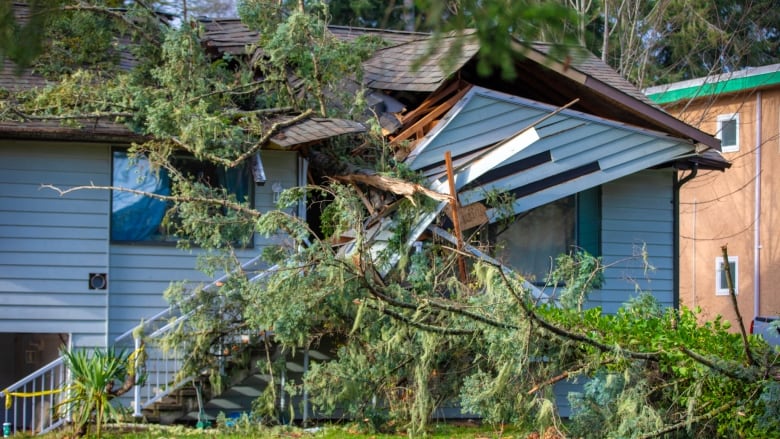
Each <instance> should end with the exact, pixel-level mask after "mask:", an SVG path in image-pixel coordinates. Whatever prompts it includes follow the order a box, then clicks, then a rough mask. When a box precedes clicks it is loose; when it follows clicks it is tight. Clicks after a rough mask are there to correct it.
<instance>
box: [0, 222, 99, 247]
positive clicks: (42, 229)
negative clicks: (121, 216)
mask: <svg viewBox="0 0 780 439" xmlns="http://www.w3.org/2000/svg"><path fill="white" fill-rule="evenodd" d="M76 230H78V233H74V229H72V228H71V229H66V228H63V227H59V226H57V225H50V226H39V227H35V228H32V227H26V226H23V225H2V226H0V238H40V239H53V240H55V239H56V240H59V239H68V240H70V239H72V238H73V237H74V236H78V237H79V239H84V240H100V241H102V242H103V247H106V246H107V245H108V244H107V242H106V237H107V231H106V227H98V228H90V227H81V228H78V229H76ZM0 248H4V247H2V246H0Z"/></svg>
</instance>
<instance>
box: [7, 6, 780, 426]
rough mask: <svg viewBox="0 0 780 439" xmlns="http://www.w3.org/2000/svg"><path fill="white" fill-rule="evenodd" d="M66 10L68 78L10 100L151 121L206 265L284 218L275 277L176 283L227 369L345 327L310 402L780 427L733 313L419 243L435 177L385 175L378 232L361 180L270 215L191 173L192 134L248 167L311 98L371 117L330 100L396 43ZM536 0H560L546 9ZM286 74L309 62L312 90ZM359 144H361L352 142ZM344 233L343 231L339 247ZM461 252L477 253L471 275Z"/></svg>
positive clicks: (323, 111) (755, 352) (396, 418)
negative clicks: (561, 396)
mask: <svg viewBox="0 0 780 439" xmlns="http://www.w3.org/2000/svg"><path fill="white" fill-rule="evenodd" d="M478 3H479V2H475V4H474V5H472V6H474V7H477V6H479V4H478ZM486 3H487V2H486ZM496 3H500V2H496ZM491 4H493V3H492V2H491ZM57 5H58V6H60V7H62V8H64V11H60V12H59V13H47V14H46V15H42V17H48V18H47V19H49V20H52V21H51V23H49V24H48V25H47V27H46V28H47V29H48V30H49V31H50V32H51V34H50V35H49V37H48V38H47V39H44V40H42V41H41V51H42V53H43V54H44V55H43V56H42V57H40V58H38V60H37V61H35V63H37V64H33V66H34V68H36V69H38V71H40V72H42V73H44V74H46V75H48V76H49V77H51V78H52V79H56V82H54V83H53V85H52V86H50V87H47V88H44V89H41V90H30V91H23V92H20V93H4V94H3V101H2V104H1V106H0V113H2V116H3V117H4V118H7V119H15V120H21V121H24V120H47V119H48V120H60V121H62V122H63V123H69V124H79V123H84V121H85V120H95V119H96V118H110V119H113V120H117V121H120V122H123V123H125V124H126V125H127V126H128V127H130V128H131V129H132V130H134V131H135V132H137V133H139V134H141V135H143V136H146V137H145V139H146V140H145V141H142V142H140V143H137V144H136V145H134V146H133V148H132V149H131V151H132V152H133V153H135V154H137V156H136V157H137V158H138V159H139V160H140V159H143V160H148V161H149V162H150V163H152V164H153V165H154V166H157V167H159V168H161V169H165V170H166V171H167V173H168V175H170V178H171V179H172V181H173V185H172V187H173V189H174V191H173V192H172V193H171V194H170V195H156V197H158V198H160V199H163V200H166V201H168V202H170V203H171V206H172V207H171V209H170V210H169V212H168V217H169V218H170V221H169V224H170V227H172V228H173V230H174V232H175V234H176V235H177V236H178V237H179V238H180V239H181V240H180V244H181V245H192V244H195V245H198V246H200V247H202V248H203V249H205V250H214V252H213V253H209V255H210V256H209V257H208V259H206V260H205V262H204V265H205V266H207V268H208V269H209V270H211V271H212V272H214V271H218V270H219V271H221V270H224V271H240V268H239V267H240V261H238V260H237V258H235V257H234V256H233V254H234V252H233V250H234V248H235V247H236V246H240V245H242V244H245V243H246V242H247V240H248V239H249V237H250V236H251V234H252V233H264V234H278V233H280V232H281V233H283V234H284V236H285V237H286V241H287V242H288V245H286V246H280V247H277V248H274V249H269V250H267V251H266V252H265V253H266V254H265V257H266V259H267V262H268V263H269V265H273V266H274V267H275V268H274V269H273V270H269V271H268V272H267V273H266V275H265V276H264V277H263V278H262V279H261V280H260V281H254V282H251V281H250V280H249V279H248V278H247V277H245V276H238V275H237V276H231V277H230V278H228V279H227V280H226V281H225V282H224V284H223V285H221V286H220V288H216V289H201V290H196V291H194V292H192V291H188V292H185V291H183V289H182V286H178V285H176V286H173V287H172V288H171V290H170V291H169V298H170V300H171V301H173V303H175V304H176V305H177V306H179V307H180V308H181V310H182V312H187V313H191V316H190V320H189V321H188V324H187V326H186V327H184V328H183V329H185V330H187V331H195V332H183V333H179V334H177V335H174V336H173V338H172V339H171V340H169V341H170V342H171V343H176V344H180V343H187V346H188V348H189V349H190V351H191V355H189V356H188V360H189V363H188V364H187V367H188V368H190V369H189V370H191V371H199V372H200V371H202V370H203V369H204V368H209V367H215V368H216V366H215V365H216V360H215V353H216V354H217V355H222V353H223V349H221V347H222V346H223V345H224V343H225V340H230V339H232V338H231V337H234V336H235V335H236V334H244V333H251V334H261V333H262V334H266V335H268V334H273V339H272V340H273V343H276V344H278V345H281V346H285V347H288V348H291V349H305V348H308V347H311V346H315V345H316V344H317V343H319V342H320V341H321V340H323V339H325V338H329V339H331V340H337V341H338V346H339V347H338V352H337V353H336V358H335V359H334V360H333V361H331V362H327V363H322V364H316V365H313V366H312V368H311V370H310V372H309V373H308V374H307V378H306V383H305V384H306V388H307V390H308V392H309V393H310V395H311V398H312V401H313V403H314V404H315V405H316V406H317V407H318V408H319V409H320V410H323V411H327V410H330V409H333V408H335V407H340V408H343V409H345V410H346V411H347V412H348V413H349V414H350V415H351V416H354V417H355V418H356V419H369V420H370V421H371V422H372V423H373V424H374V425H376V426H380V425H393V426H395V428H406V429H408V430H409V431H410V432H411V433H413V434H421V433H423V432H424V431H425V427H426V424H427V422H428V421H429V420H430V419H431V416H432V415H433V413H434V412H435V410H436V409H437V408H438V407H440V406H442V405H443V404H445V403H447V402H449V401H458V402H459V403H460V405H461V406H462V407H463V408H464V409H466V410H468V411H470V412H472V413H475V414H478V415H480V416H482V417H483V418H484V419H485V420H487V421H488V422H492V423H496V424H502V423H517V424H524V425H529V426H536V427H537V428H541V427H546V426H549V425H554V426H558V427H559V428H560V429H562V430H565V429H570V430H571V431H572V432H573V433H574V434H577V435H581V436H594V435H597V436H599V437H601V436H604V435H611V436H614V437H655V436H663V435H665V434H674V435H677V434H679V435H686V434H687V435H693V436H698V435H703V434H714V435H722V436H751V435H754V436H758V437H761V436H765V435H768V434H776V433H777V431H778V428H780V425H778V419H780V418H779V417H778V414H780V406H779V405H778V401H780V384H779V383H778V354H777V352H776V351H773V350H772V349H771V348H770V347H769V346H767V345H766V344H764V343H763V342H761V341H760V340H759V339H753V338H750V337H747V336H741V335H740V334H734V333H731V332H729V331H728V324H726V323H725V322H722V321H720V320H715V321H712V322H708V323H706V324H704V325H699V324H698V323H697V320H696V315H695V313H694V312H693V311H690V310H685V309H682V310H679V311H678V310H672V309H662V308H661V307H660V306H659V305H658V304H657V303H656V302H655V301H654V300H653V299H652V297H651V296H649V295H647V294H640V295H638V296H637V297H636V298H635V299H633V300H632V301H630V302H629V303H627V304H626V306H624V307H623V308H622V309H621V310H620V311H619V312H618V313H617V314H614V315H605V314H602V313H601V312H600V310H599V309H585V308H584V307H583V306H582V303H583V302H584V300H585V299H586V298H587V294H588V292H589V290H590V289H592V288H594V287H596V286H598V284H599V279H600V276H599V272H600V270H601V269H602V267H600V265H599V261H598V260H597V259H594V258H593V257H590V256H588V255H587V254H584V253H579V252H575V253H573V254H571V255H566V256H563V257H562V258H561V259H560V260H559V261H558V263H557V264H556V266H557V267H559V269H558V270H557V272H555V273H553V275H552V277H551V279H550V280H551V284H552V285H557V284H558V283H559V282H560V283H561V284H564V285H566V287H563V288H559V289H558V290H557V291H555V292H554V293H551V295H550V296H549V297H546V298H545V297H541V296H534V295H532V294H531V292H530V291H529V290H527V289H526V288H524V283H523V280H522V278H521V277H520V276H518V275H517V274H515V273H513V272H511V271H507V270H505V269H504V268H502V267H501V266H499V265H497V264H496V263H495V262H493V261H491V260H489V259H485V258H478V257H473V256H468V255H465V254H464V253H463V252H462V251H460V250H458V249H456V248H455V246H454V245H453V244H451V243H450V242H449V241H447V240H444V239H441V238H438V237H437V236H439V235H436V234H432V235H431V236H432V237H431V238H430V239H428V240H426V241H425V242H424V243H423V244H422V246H419V247H417V248H416V249H414V250H413V249H412V248H409V246H408V245H407V244H406V242H407V237H408V234H409V231H410V228H412V227H413V226H414V225H415V224H416V223H417V221H418V219H419V217H420V216H421V215H424V214H426V213H428V212H430V211H431V210H432V209H433V204H434V202H433V201H432V200H431V199H430V197H429V196H428V195H426V194H425V192H424V191H415V190H412V191H411V193H405V194H404V196H400V195H398V194H396V193H394V192H393V191H392V190H389V191H388V190H377V189H373V190H374V191H376V192H382V195H383V196H384V197H385V200H386V201H387V203H388V204H389V205H391V206H392V208H391V210H392V215H393V221H394V224H395V225H394V227H393V228H392V229H391V230H390V232H391V233H390V234H389V237H386V244H385V245H384V246H383V247H382V248H381V249H378V247H375V246H374V244H375V242H376V241H375V240H374V239H373V235H372V233H371V232H372V231H373V230H374V229H373V227H374V226H375V224H373V222H372V221H374V220H376V218H372V214H371V213H370V212H369V209H368V206H367V205H366V203H365V202H364V200H365V195H364V194H363V193H362V192H360V191H359V190H357V189H356V186H355V185H352V184H342V183H338V182H336V181H332V180H323V181H322V182H318V183H321V184H318V185H316V186H310V187H303V188H295V189H291V190H289V191H287V192H285V193H284V194H283V195H282V197H281V199H280V200H279V209H278V210H272V211H268V212H259V211H256V210H255V209H253V208H252V207H251V205H249V204H247V203H246V202H245V201H244V200H243V199H239V198H237V197H236V196H235V195H233V194H231V193H229V192H227V191H225V190H224V189H222V188H219V187H211V186H208V185H207V184H204V182H203V181H200V180H197V179H192V178H191V177H190V176H189V175H187V174H184V173H182V172H180V171H179V169H178V168H177V167H176V166H175V164H174V163H172V162H171V160H170V158H171V157H172V154H173V153H174V152H175V151H182V150H183V151H186V152H187V153H189V154H192V155H193V156H194V157H195V158H197V159H199V160H203V161H211V162H213V163H215V164H217V165H219V166H222V167H225V168H232V167H235V166H238V165H240V164H241V163H243V162H245V161H246V160H248V159H249V158H250V157H252V156H253V154H254V153H255V152H256V151H257V150H259V149H260V148H262V147H263V146H264V145H265V142H267V141H268V139H269V138H270V136H271V135H272V134H274V133H275V132H277V130H279V129H280V128H282V127H283V126H285V125H286V124H294V123H296V122H297V121H299V120H301V119H303V118H305V117H307V116H308V115H310V114H313V113H318V114H320V115H321V116H326V115H333V112H338V113H337V114H339V115H360V114H363V113H362V111H361V109H360V102H353V101H351V100H346V99H342V100H341V102H340V105H330V104H332V103H333V100H334V99H336V98H337V97H338V93H337V92H336V90H338V86H339V85H340V84H341V81H342V80H343V78H344V77H347V76H349V75H350V74H352V73H354V72H359V66H360V61H361V58H362V57H363V56H366V55H367V54H369V53H370V51H371V50H372V49H373V48H375V47H376V45H377V44H380V43H378V42H375V41H374V42H372V41H368V42H365V41H359V42H358V43H357V44H355V45H348V44H347V43H343V42H339V41H336V40H335V39H333V38H331V37H330V36H329V35H328V33H327V31H326V29H325V26H324V22H323V19H322V17H324V16H325V15H320V14H319V12H322V11H324V9H319V8H315V9H312V10H304V11H300V10H298V11H293V12H291V13H288V12H287V11H282V10H281V9H269V8H276V7H279V6H280V5H283V2H282V3H280V2H271V1H245V2H241V5H240V11H241V13H242V18H243V19H244V20H245V22H246V24H247V25H248V26H249V27H250V28H253V29H257V30H259V31H261V32H260V35H261V41H260V42H259V44H260V45H261V46H262V47H263V49H264V52H265V54H266V56H265V57H261V58H259V59H256V60H253V62H250V61H249V60H244V59H232V58H222V59H218V60H212V59H210V58H209V57H208V56H207V55H206V54H205V52H204V51H203V50H202V48H201V46H200V42H199V40H198V30H197V26H187V25H184V26H181V27H179V28H176V27H169V26H167V25H166V24H165V23H164V17H160V16H159V15H157V14H155V13H154V12H153V9H152V8H151V7H149V6H148V5H146V4H144V3H143V2H135V3H133V4H132V5H131V6H130V7H129V9H128V10H126V11H118V10H116V9H107V8H105V7H103V5H96V4H92V3H88V2H72V3H71V2H61V3H57ZM39 6H40V5H39ZM466 6H468V5H466ZM271 10H273V11H276V12H278V13H269V11H271ZM485 10H489V9H485ZM485 10H483V9H480V11H481V13H482V12H485ZM551 10H557V9H555V8H553V9H551ZM318 11H319V12H318ZM538 11H541V12H539V16H540V17H545V15H544V14H543V13H542V12H544V13H547V12H549V11H550V10H548V9H543V8H542V9H538ZM309 12H313V13H309ZM455 12H458V11H457V10H455ZM466 16H467V17H472V18H473V17H474V15H473V14H466ZM547 17H548V18H550V17H552V20H553V21H555V20H558V19H559V18H560V17H558V16H556V15H555V14H552V15H549V14H548V15H547ZM555 17H558V18H555ZM537 18H538V17H537ZM564 18H569V17H568V16H566V17H564ZM464 20H465V18H464ZM559 24H560V23H559ZM509 30H511V29H509V28H508V29H507V31H509ZM97 31H101V32H103V33H100V32H97ZM486 32H487V31H486ZM85 33H86V34H89V35H90V36H91V37H93V39H92V40H90V43H91V45H90V46H85V45H83V44H80V43H79V41H82V42H83V38H84V35H85ZM120 33H121V34H123V35H126V36H127V38H128V39H129V40H130V41H133V43H132V44H129V45H128V50H133V51H135V53H136V59H137V61H138V62H137V64H136V65H135V67H134V68H133V69H131V70H123V69H120V68H119V66H118V59H117V58H118V54H117V52H115V50H116V49H115V48H116V44H114V43H113V42H111V41H109V40H110V39H111V38H113V36H114V35H116V34H120ZM487 33H490V32H487ZM493 34H494V33H493ZM55 35H56V36H59V38H52V36H55ZM493 36H494V37H495V35H493ZM97 37H101V38H105V39H106V40H101V39H100V38H97ZM47 45H48V46H47ZM69 45H70V46H69ZM312 48H316V49H317V50H309V49H312ZM80 50H86V52H83V53H82V52H79V51H80ZM6 53H9V52H7V51H6ZM74 53H76V54H78V55H79V57H74V56H73V54H74ZM95 53H101V54H102V55H103V56H100V57H96V56H94V54H95ZM22 61H24V60H22ZM289 75H292V76H294V77H297V78H299V79H300V81H299V82H296V84H297V88H292V87H291V86H290V83H289V82H288V81H287V78H288V77H289ZM183 79H186V80H183ZM358 96H360V95H359V94H358ZM280 116H285V117H286V118H285V119H283V120H284V122H278V120H279V119H278V118H279V117H280ZM356 144H359V145H360V146H361V148H359V149H358V150H359V151H361V152H363V154H356V153H355V148H354V145H356ZM315 152H316V151H315ZM328 152H329V154H331V156H332V157H331V158H332V159H333V157H335V160H336V161H337V162H340V163H348V165H347V166H345V168H348V169H355V168H370V169H371V171H372V172H374V173H378V174H381V175H383V176H385V177H387V178H389V179H390V180H391V181H392V182H393V184H391V185H389V186H388V187H386V188H385V189H392V188H393V187H397V186H394V185H404V184H409V185H411V187H412V188H413V189H414V188H416V187H419V186H417V185H416V184H417V183H419V182H420V181H421V180H419V177H417V176H415V175H414V174H413V173H411V172H409V171H408V170H406V169H405V168H404V167H403V164H402V163H396V162H395V161H394V159H393V157H394V156H393V154H392V151H389V150H388V147H387V145H386V144H385V143H384V141H383V139H382V137H381V135H379V134H377V133H368V134H366V135H365V136H364V137H363V138H360V139H357V140H356V139H340V140H334V141H333V142H332V143H331V144H330V145H329V149H328ZM331 163H332V162H331ZM330 174H331V176H333V175H332V174H333V172H332V171H331V172H330ZM374 175H376V174H374ZM113 189H115V190H122V188H113ZM301 199H307V200H315V201H316V202H318V203H322V204H323V206H324V207H323V208H322V209H321V214H320V218H319V220H320V225H319V226H318V227H317V229H316V230H312V228H311V227H310V225H309V224H308V223H307V222H305V221H303V220H301V219H300V218H296V217H295V216H292V215H290V214H288V213H286V210H285V209H286V208H287V207H289V206H290V205H292V204H294V203H298V202H300V200H301ZM345 236H349V238H350V244H349V245H348V246H345V245H340V244H341V242H342V241H341V240H342V238H343V237H345ZM459 258H467V259H468V260H466V261H465V262H466V265H467V267H468V274H467V276H465V277H464V276H462V273H460V272H459V267H458V266H459V261H458V259H459ZM264 340H265V341H268V340H269V338H268V337H266V338H264ZM217 347H220V348H219V349H215V348H217ZM239 348H240V347H239ZM268 366H269V367H273V365H268ZM585 377H588V378H590V379H589V380H588V381H587V383H586V384H585V388H584V392H582V393H581V394H579V395H574V396H572V401H571V402H572V406H573V408H574V415H573V421H574V422H573V423H571V424H569V425H568V426H566V427H565V428H564V427H563V426H561V424H559V423H558V415H557V413H556V410H555V404H554V401H555V396H554V393H553V385H554V384H555V383H557V382H560V381H563V380H566V379H577V378H585ZM274 388H275V387H274V386H271V387H269V389H270V390H269V392H273V391H274ZM266 396H267V397H268V398H270V399H271V400H273V398H274V395H273V394H269V395H266ZM257 407H258V412H259V413H265V414H268V412H269V410H271V411H272V410H273V408H274V405H273V404H270V405H268V404H263V400H261V401H260V402H259V403H258V404H257Z"/></svg>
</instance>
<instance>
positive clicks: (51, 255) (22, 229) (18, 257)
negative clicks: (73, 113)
mask: <svg viewBox="0 0 780 439" xmlns="http://www.w3.org/2000/svg"><path fill="white" fill-rule="evenodd" d="M109 169H110V166H109V156H108V146H107V145H95V144H89V145H84V144H74V143H68V144H64V143H45V142H23V141H10V140H7V141H3V143H2V145H0V278H2V281H1V282H0V331H2V332H36V333H40V332H51V333H61V332H66V333H70V334H71V335H72V336H73V340H74V343H76V345H79V343H81V341H83V340H99V343H98V345H100V344H103V343H104V340H105V316H106V293H107V290H90V289H89V287H88V279H89V273H105V272H107V271H108V270H107V264H108V252H107V250H108V244H107V242H106V237H107V236H108V227H109V225H108V221H109V217H108V211H109V204H110V202H109V193H108V192H107V191H98V190H88V191H79V192H75V193H72V194H68V195H65V196H62V197H61V196H59V194H57V193H56V192H55V191H52V190H49V189H41V187H40V186H41V184H46V183H48V184H54V185H56V186H59V187H62V188H67V187H72V186H78V185H89V184H93V183H94V184H95V185H108V184H110V175H109ZM91 346H94V344H93V345H91Z"/></svg>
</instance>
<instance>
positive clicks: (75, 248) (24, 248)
mask: <svg viewBox="0 0 780 439" xmlns="http://www.w3.org/2000/svg"><path fill="white" fill-rule="evenodd" d="M11 236H13V235H11ZM0 244H2V247H3V249H4V250H5V251H12V252H16V253H38V252H57V251H60V252H67V253H68V254H71V255H72V254H73V253H75V252H78V253H102V254H103V257H105V253H106V241H105V237H104V239H102V240H101V239H87V238H83V237H82V238H78V239H71V238H58V239H56V240H53V239H45V238H42V237H27V238H25V237H19V238H17V237H7V236H3V229H2V228H0Z"/></svg>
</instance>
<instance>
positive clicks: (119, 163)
mask: <svg viewBox="0 0 780 439" xmlns="http://www.w3.org/2000/svg"><path fill="white" fill-rule="evenodd" d="M112 158H113V175H112V179H113V181H112V184H113V186H115V187H122V188H127V189H132V190H136V191H142V192H147V193H154V194H159V195H170V194H171V178H170V177H169V175H168V172H167V171H166V170H165V169H160V170H159V171H158V172H155V171H154V170H152V169H151V166H150V164H149V161H148V160H147V159H146V158H145V157H143V156H137V157H133V158H130V157H129V156H128V153H127V151H126V150H122V149H116V150H114V151H113V155H112ZM172 163H173V164H174V166H176V168H177V169H179V170H180V171H182V172H183V173H184V174H188V175H190V176H193V177H194V178H197V179H198V181H200V182H202V183H205V184H208V185H210V186H219V187H224V188H227V189H228V191H230V192H231V193H233V194H234V195H235V196H236V199H238V200H252V198H253V197H252V193H251V190H252V189H251V185H250V182H251V175H250V173H251V171H250V170H249V169H248V167H242V168H235V169H225V168H221V167H218V166H215V165H213V164H210V163H204V162H200V161H198V160H195V159H194V158H193V157H191V156H186V155H177V156H174V157H173V158H172ZM169 208H170V203H169V202H166V201H162V200H157V199H154V198H150V197H147V196H143V195H137V194H133V193H130V192H124V191H113V192H112V195H111V240H112V241H116V242H172V243H175V242H176V241H177V239H178V238H177V237H176V236H175V235H174V234H173V231H172V230H171V229H172V228H171V227H166V226H165V225H166V223H170V222H171V221H166V220H165V218H166V213H167V212H168V210H169ZM168 220H171V218H168ZM173 221H175V219H174V220H173Z"/></svg>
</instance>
